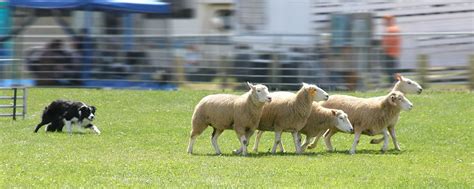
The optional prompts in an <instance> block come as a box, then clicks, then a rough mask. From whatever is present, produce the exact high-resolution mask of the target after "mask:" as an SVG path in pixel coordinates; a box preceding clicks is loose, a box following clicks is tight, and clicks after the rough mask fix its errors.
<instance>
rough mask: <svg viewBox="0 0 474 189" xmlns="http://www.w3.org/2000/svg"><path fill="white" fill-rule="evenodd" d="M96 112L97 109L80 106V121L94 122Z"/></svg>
mask: <svg viewBox="0 0 474 189" xmlns="http://www.w3.org/2000/svg"><path fill="white" fill-rule="evenodd" d="M96 110H97V108H95V107H94V106H87V105H84V106H82V107H81V108H79V115H80V119H81V120H83V119H88V120H89V121H92V120H94V117H95V111H96Z"/></svg>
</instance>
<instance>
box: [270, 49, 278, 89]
mask: <svg viewBox="0 0 474 189" xmlns="http://www.w3.org/2000/svg"><path fill="white" fill-rule="evenodd" d="M278 56H279V54H278V52H274V53H273V54H272V62H271V65H270V66H271V68H270V74H271V79H270V82H271V83H273V85H274V86H277V85H276V83H280V80H279V77H278V76H279V70H278V68H279V62H278V61H279V60H278ZM278 87H280V86H278Z"/></svg>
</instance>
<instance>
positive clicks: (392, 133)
mask: <svg viewBox="0 0 474 189" xmlns="http://www.w3.org/2000/svg"><path fill="white" fill-rule="evenodd" d="M388 131H389V133H390V136H391V137H392V142H393V145H394V146H395V150H398V151H400V145H399V144H398V141H397V136H396V135H395V126H393V125H392V126H389V127H388Z"/></svg>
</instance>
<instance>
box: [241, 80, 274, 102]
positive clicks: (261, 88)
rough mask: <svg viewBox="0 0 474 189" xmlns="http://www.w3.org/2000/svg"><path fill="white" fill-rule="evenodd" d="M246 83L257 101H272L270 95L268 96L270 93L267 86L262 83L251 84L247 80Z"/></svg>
mask: <svg viewBox="0 0 474 189" xmlns="http://www.w3.org/2000/svg"><path fill="white" fill-rule="evenodd" d="M247 85H248V87H249V88H250V91H251V93H252V95H255V97H257V100H258V101H259V102H271V101H272V97H270V93H269V92H268V88H267V86H265V85H262V84H257V85H252V84H251V83H249V82H247Z"/></svg>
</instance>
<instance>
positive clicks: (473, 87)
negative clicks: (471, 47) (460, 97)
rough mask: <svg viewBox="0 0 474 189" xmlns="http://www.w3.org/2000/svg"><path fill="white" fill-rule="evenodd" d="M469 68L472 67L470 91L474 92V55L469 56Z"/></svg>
mask: <svg viewBox="0 0 474 189" xmlns="http://www.w3.org/2000/svg"><path fill="white" fill-rule="evenodd" d="M469 65H470V66H469V67H470V73H469V75H470V79H469V89H471V90H474V54H471V55H470V56H469Z"/></svg>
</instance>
